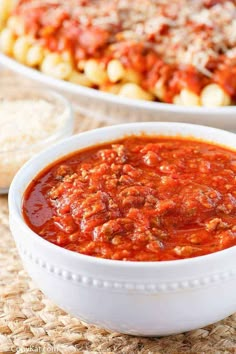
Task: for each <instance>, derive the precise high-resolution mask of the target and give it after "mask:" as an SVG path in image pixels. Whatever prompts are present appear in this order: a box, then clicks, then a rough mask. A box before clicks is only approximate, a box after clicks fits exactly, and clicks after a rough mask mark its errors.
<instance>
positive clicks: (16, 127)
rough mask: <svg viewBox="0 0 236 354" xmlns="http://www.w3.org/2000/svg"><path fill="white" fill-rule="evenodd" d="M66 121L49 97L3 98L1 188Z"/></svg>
mask: <svg viewBox="0 0 236 354" xmlns="http://www.w3.org/2000/svg"><path fill="white" fill-rule="evenodd" d="M63 125H64V118H63V115H62V116H61V117H58V116H57V115H56V114H55V106H54V105H53V104H52V103H50V102H47V101H46V100H43V99H38V100H33V99H29V100H27V99H22V100H20V99H19V100H5V99H3V100H0V126H1V129H0V190H1V189H6V188H8V187H9V184H10V183H11V180H12V179H13V177H14V175H15V173H16V172H17V170H18V169H19V168H20V167H21V166H22V165H23V164H24V163H25V162H26V161H27V160H28V159H29V158H31V157H32V156H33V155H34V154H35V153H36V152H38V151H39V150H40V149H43V148H45V147H46V143H45V144H44V142H45V140H47V139H49V138H50V137H51V136H52V135H54V134H55V133H56V132H57V131H60V130H61V129H62V128H63Z"/></svg>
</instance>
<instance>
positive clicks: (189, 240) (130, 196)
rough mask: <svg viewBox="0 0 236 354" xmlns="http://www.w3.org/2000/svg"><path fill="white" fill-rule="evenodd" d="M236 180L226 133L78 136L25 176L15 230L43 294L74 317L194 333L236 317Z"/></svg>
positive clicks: (131, 131) (13, 212) (159, 126)
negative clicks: (197, 329)
mask: <svg viewBox="0 0 236 354" xmlns="http://www.w3.org/2000/svg"><path fill="white" fill-rule="evenodd" d="M235 175H236V135H235V134H233V133H230V132H227V131H223V130H219V129H215V128H210V127H203V126H199V125H191V124H184V123H154V122H153V123H133V124H123V125H117V126H111V127H107V128H102V129H97V130H93V131H89V132H85V133H81V134H79V135H77V136H73V137H71V138H69V139H66V140H64V141H62V142H60V143H59V144H57V145H56V146H53V147H51V148H50V149H48V150H46V151H44V152H42V153H41V154H39V155H38V156H36V157H35V158H33V159H32V160H31V161H29V162H28V163H26V164H25V166H24V167H23V168H22V169H21V170H20V171H19V172H18V174H17V175H16V177H15V179H14V181H13V183H12V185H11V187H10V192H9V207H10V225H11V230H12V234H13V236H14V238H15V242H16V245H17V248H18V250H19V253H20V256H21V258H22V260H23V263H24V266H25V268H26V269H27V271H28V272H29V274H30V275H31V277H32V278H33V279H34V280H35V282H36V283H37V284H38V286H39V288H40V289H41V290H42V291H43V292H44V293H45V294H46V295H47V296H48V297H49V298H51V299H52V300H53V301H54V302H55V303H56V304H58V305H59V306H60V307H61V308H63V309H64V310H66V311H67V312H69V313H71V314H72V315H74V316H77V317H78V318H80V319H82V320H84V321H87V322H89V323H93V324H97V325H99V326H101V327H104V328H107V329H110V330H115V331H119V332H122V333H128V334H134V335H149V336H154V335H168V334H174V333H180V332H184V331H188V330H193V329H195V328H199V327H202V326H205V325H208V324H210V323H213V322H216V321H218V320H221V319H222V318H224V317H226V316H228V315H230V314H232V313H233V312H234V311H235V310H236V302H235V291H236V263H235V256H236V248H235V245H236V177H235ZM222 299H224V301H222Z"/></svg>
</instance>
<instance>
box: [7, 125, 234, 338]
mask: <svg viewBox="0 0 236 354" xmlns="http://www.w3.org/2000/svg"><path fill="white" fill-rule="evenodd" d="M143 132H145V133H146V134H150V135H154V134H159V135H166V136H170V135H174V136H175V135H181V136H193V137H196V138H201V139H205V140H207V141H214V142H216V143H219V144H225V145H227V146H229V147H232V148H235V149H236V140H235V135H234V134H232V133H228V132H224V131H219V130H217V129H213V128H206V127H201V126H194V125H185V124H178V123H176V124H168V123H144V124H129V125H121V126H115V127H108V128H103V129H99V130H96V131H90V132H86V133H83V134H80V135H78V136H75V137H72V138H69V139H67V140H65V141H63V142H61V143H59V144H57V146H54V147H52V148H50V149H48V150H47V151H45V152H43V153H41V154H40V155H39V156H37V157H36V158H34V159H32V160H31V161H29V162H28V163H27V164H26V165H25V166H24V167H23V168H22V169H21V170H20V171H19V172H18V174H17V176H16V177H15V179H14V181H13V183H12V186H11V188H10V193H9V206H10V225H11V230H12V233H13V235H14V238H15V241H16V244H17V247H18V249H19V252H20V255H21V257H22V260H23V262H24V264H25V266H26V268H27V270H28V272H29V273H30V275H31V276H32V278H33V279H34V280H35V281H36V283H37V284H38V286H39V287H40V288H41V289H42V290H43V292H44V293H45V294H46V295H48V296H49V297H50V298H51V299H52V300H54V301H55V302H56V303H57V304H58V305H59V306H60V307H62V308H64V309H65V310H67V311H68V312H70V313H71V314H73V315H75V316H78V317H79V318H81V319H84V320H85V321H88V322H92V323H95V324H98V325H100V326H103V327H105V328H110V329H113V330H116V331H120V332H124V333H130V334H141V335H166V334H171V333H177V332H182V331H187V330H191V329H194V328H198V327H200V326H204V325H207V324H209V323H212V322H215V321H217V320H220V319H222V318H224V317H226V316H227V315H229V314H231V313H233V312H234V311H235V310H236V299H235V292H236V265H235V255H236V248H235V247H234V248H230V249H228V250H225V251H222V252H219V253H215V254H212V255H209V256H203V257H197V258H194V259H187V260H182V261H172V262H160V263H158V262H150V263H148V262H140V263H139V262H120V261H110V260H101V259H98V258H95V257H88V256H84V255H80V254H77V253H75V252H71V251H67V250H65V249H62V248H59V247H57V246H55V245H52V244H50V243H49V242H47V241H45V240H43V239H42V238H40V237H39V236H37V235H35V234H34V233H33V232H32V231H31V230H30V229H29V228H28V227H27V225H26V224H25V223H24V222H23V220H22V215H21V203H22V195H23V193H24V190H25V188H26V187H27V185H28V184H29V182H30V181H31V180H32V178H33V177H35V175H37V173H38V172H40V171H41V170H42V168H44V167H45V166H46V165H47V164H50V163H51V162H52V161H54V160H56V159H58V158H60V157H62V156H64V155H67V154H68V153H70V152H73V151H76V150H79V149H80V148H83V147H85V146H91V145H94V144H96V143H101V142H104V141H111V140H114V139H117V138H121V137H123V136H124V135H127V134H129V135H130V134H139V133H140V134H142V133H143Z"/></svg>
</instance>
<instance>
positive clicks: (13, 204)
mask: <svg viewBox="0 0 236 354" xmlns="http://www.w3.org/2000/svg"><path fill="white" fill-rule="evenodd" d="M147 124H148V125H156V126H164V125H166V126H174V125H176V126H178V127H189V128H194V127H196V126H197V127H199V128H201V129H203V130H206V131H212V132H213V133H214V132H216V133H217V132H218V133H220V132H221V133H224V134H227V135H231V136H234V137H236V134H235V133H232V132H229V131H226V130H223V129H218V128H212V127H208V126H203V125H196V124H189V123H178V122H140V123H124V124H119V125H112V126H107V127H103V128H97V129H93V130H89V131H85V132H82V133H78V134H75V135H73V136H71V137H69V138H67V139H64V140H62V141H60V142H58V143H57V144H55V145H53V146H51V147H49V148H47V149H45V150H44V151H42V152H40V153H39V154H37V155H35V156H34V157H33V158H31V159H30V160H29V161H27V162H26V163H25V164H24V165H23V166H22V167H21V168H20V170H19V171H18V172H17V174H16V175H15V177H14V179H13V181H12V183H11V185H10V189H9V194H8V204H9V214H10V220H11V218H14V220H15V221H16V222H17V224H18V225H19V227H22V228H23V229H24V230H25V234H26V235H27V237H31V238H32V240H34V241H35V242H39V243H40V244H41V245H42V246H44V247H48V248H49V249H50V250H51V251H54V252H58V254H60V255H61V256H62V257H63V255H64V256H65V257H72V258H73V259H74V260H77V261H84V262H88V263H90V264H93V265H97V264H100V265H104V266H109V267H114V268H116V267H122V268H126V267H129V268H132V269H139V268H142V269H143V268H146V269H149V268H153V267H155V268H156V269H160V270H161V269H163V268H173V267H175V268H176V267H177V268H181V267H182V266H185V265H188V266H190V265H193V266H195V265H198V264H200V263H201V262H202V261H213V262H214V261H216V260H219V259H220V258H225V256H226V257H227V254H230V253H232V252H234V250H236V246H232V247H230V248H227V249H223V250H221V251H217V252H214V253H210V254H206V255H203V256H197V257H192V258H185V259H178V260H170V261H122V260H112V259H104V258H99V257H94V256H90V255H85V254H81V253H78V252H75V251H71V250H68V249H65V248H63V247H60V246H58V245H55V244H53V243H51V242H49V241H47V240H45V239H44V238H42V237H40V236H39V235H38V234H37V233H35V232H34V231H33V230H32V229H31V228H30V227H29V226H28V225H27V223H26V221H25V220H24V217H23V215H22V198H23V195H24V193H25V191H26V189H27V187H28V186H29V184H30V182H29V183H27V187H26V188H24V190H23V192H22V193H21V192H20V185H19V184H18V179H19V178H20V177H21V175H22V174H24V173H25V172H26V171H27V170H30V169H31V168H32V167H33V164H34V163H35V162H37V161H39V160H40V159H41V158H42V155H46V154H47V153H49V152H53V151H56V149H57V147H59V146H60V145H63V144H68V143H70V142H71V141H76V140H77V139H79V138H80V137H81V136H86V135H92V134H96V132H98V131H100V132H101V131H104V132H106V131H107V130H114V129H119V128H124V127H126V126H130V127H132V126H133V127H136V126H139V127H143V128H145V126H146V125H147ZM177 134H178V133H177ZM177 134H176V136H177ZM129 135H131V134H127V135H124V134H123V135H122V136H129ZM133 135H135V133H134V134H133ZM191 137H192V135H191ZM193 138H194V136H193ZM117 139H118V138H117ZM197 139H198V140H199V141H200V140H201V139H200V138H197ZM106 141H107V142H109V139H107V138H106V139H105V141H104V142H106ZM110 141H112V140H110ZM203 141H206V142H207V139H204V140H203ZM208 142H209V143H210V142H212V143H214V141H211V140H208ZM102 143H103V142H102ZM216 145H217V143H216ZM218 145H219V146H224V145H223V144H218ZM235 145H236V144H235ZM88 146H92V144H90V145H88ZM225 146H226V148H227V144H226V145H225ZM81 149H83V148H81ZM81 149H80V148H79V149H78V150H73V151H74V152H76V151H80V150H81ZM85 149H86V147H85ZM72 153H73V152H72ZM69 154H70V153H68V152H67V153H66V152H65V154H64V155H61V156H60V157H58V158H56V159H55V158H54V159H52V161H51V163H54V162H55V161H58V160H61V159H63V157H66V156H67V155H69ZM48 165H50V163H49V164H47V166H48ZM44 168H45V167H44ZM42 170H43V168H40V169H37V172H36V173H34V177H36V176H37V175H38V174H39V173H40V172H41V171H42ZM31 181H32V179H31ZM15 193H20V195H21V200H20V203H18V202H17V200H16V198H15Z"/></svg>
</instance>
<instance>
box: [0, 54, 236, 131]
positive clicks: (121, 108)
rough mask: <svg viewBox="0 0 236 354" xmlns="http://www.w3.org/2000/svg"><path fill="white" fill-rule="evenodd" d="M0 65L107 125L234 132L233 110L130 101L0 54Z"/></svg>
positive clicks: (235, 129) (235, 125)
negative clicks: (175, 125)
mask: <svg viewBox="0 0 236 354" xmlns="http://www.w3.org/2000/svg"><path fill="white" fill-rule="evenodd" d="M0 64H3V65H4V66H6V67H8V68H9V69H11V70H13V71H15V72H18V73H19V74H21V75H24V76H26V77H29V78H30V79H33V80H35V81H37V82H41V83H43V84H44V85H47V86H49V87H53V88H54V89H57V90H59V91H61V92H63V93H64V94H67V95H68V97H69V98H70V99H72V101H73V103H74V106H75V108H76V109H78V110H80V111H81V112H82V113H84V114H86V116H90V117H91V118H93V119H98V120H105V121H108V122H109V123H119V122H120V123H127V122H136V121H140V122H141V121H166V122H176V121H178V122H183V123H194V124H202V125H207V126H212V127H215V128H221V129H227V130H230V131H234V132H236V106H227V107H215V108H214V107H212V108H208V107H184V106H177V105H174V104H167V103H159V102H148V101H139V100H133V99H128V98H123V97H119V96H117V95H112V94H109V93H105V92H102V91H98V90H94V89H91V88H87V87H83V86H79V85H75V84H72V83H70V82H66V81H62V80H57V79H55V78H53V77H50V76H47V75H45V74H43V73H42V72H40V71H37V70H35V69H32V68H29V67H27V66H24V65H22V64H20V63H18V62H17V61H16V60H14V59H12V58H9V57H7V56H6V55H4V54H2V53H0Z"/></svg>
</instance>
